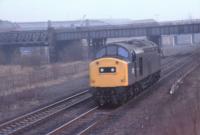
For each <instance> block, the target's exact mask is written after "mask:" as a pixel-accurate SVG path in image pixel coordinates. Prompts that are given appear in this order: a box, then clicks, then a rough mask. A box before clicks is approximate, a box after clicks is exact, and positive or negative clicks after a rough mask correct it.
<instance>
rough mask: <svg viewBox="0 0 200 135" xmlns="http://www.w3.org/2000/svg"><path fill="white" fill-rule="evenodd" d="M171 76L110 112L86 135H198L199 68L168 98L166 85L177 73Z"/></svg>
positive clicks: (199, 132)
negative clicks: (142, 96)
mask: <svg viewBox="0 0 200 135" xmlns="http://www.w3.org/2000/svg"><path fill="white" fill-rule="evenodd" d="M184 72H186V71H183V73H184ZM175 76H177V77H174V78H172V79H171V80H167V81H165V84H164V85H162V86H159V88H158V89H156V90H155V91H154V92H152V93H151V94H149V95H148V96H145V98H142V99H140V100H134V99H133V100H131V101H130V102H128V103H127V104H125V105H124V106H122V107H120V108H119V109H117V111H115V112H114V113H111V114H110V115H109V116H108V117H107V119H106V120H105V121H103V122H102V123H101V124H99V125H98V126H97V127H96V128H94V129H93V130H92V131H91V132H90V134H102V135H105V134H115V135H130V134H133V135H199V134H200V128H199V127H200V106H199V103H200V92H199V89H200V84H199V81H200V67H198V68H196V69H195V70H194V71H193V72H192V73H190V74H189V75H188V76H186V78H185V79H184V80H183V83H182V84H181V85H180V87H179V88H178V89H177V90H176V91H175V94H174V95H170V94H169V89H170V86H172V84H173V83H174V82H175V81H176V80H177V79H178V78H179V77H180V74H179V75H175Z"/></svg>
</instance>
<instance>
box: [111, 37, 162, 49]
mask: <svg viewBox="0 0 200 135" xmlns="http://www.w3.org/2000/svg"><path fill="white" fill-rule="evenodd" d="M111 44H115V45H119V46H123V47H124V48H126V49H127V50H129V51H132V50H134V51H136V50H143V51H147V50H149V49H150V50H151V48H157V47H158V46H157V45H156V44H155V43H153V42H151V41H149V40H138V39H137V40H130V41H122V42H115V43H111Z"/></svg>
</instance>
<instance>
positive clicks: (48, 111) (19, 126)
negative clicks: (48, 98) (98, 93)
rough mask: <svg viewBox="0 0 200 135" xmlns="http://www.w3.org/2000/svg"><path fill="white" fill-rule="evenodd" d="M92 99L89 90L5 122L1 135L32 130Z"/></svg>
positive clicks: (1, 128)
mask: <svg viewBox="0 0 200 135" xmlns="http://www.w3.org/2000/svg"><path fill="white" fill-rule="evenodd" d="M91 97H92V96H91V94H90V93H89V90H85V91H83V92H80V93H78V94H75V95H73V96H70V97H67V98H66V99H63V100H61V101H58V102H56V103H53V104H51V105H48V106H46V107H43V108H41V109H38V110H36V111H34V112H31V113H28V114H25V115H22V116H20V117H17V118H15V119H13V120H10V121H8V122H5V123H3V124H1V125H0V135H11V134H17V133H19V132H21V131H23V130H24V129H26V128H30V127H32V126H33V125H35V124H37V123H39V122H42V121H44V120H47V119H48V118H51V117H53V116H55V115H57V114H59V113H60V112H62V111H64V110H66V109H69V108H71V107H73V106H75V105H77V104H80V103H81V102H83V101H85V100H87V99H90V98H91Z"/></svg>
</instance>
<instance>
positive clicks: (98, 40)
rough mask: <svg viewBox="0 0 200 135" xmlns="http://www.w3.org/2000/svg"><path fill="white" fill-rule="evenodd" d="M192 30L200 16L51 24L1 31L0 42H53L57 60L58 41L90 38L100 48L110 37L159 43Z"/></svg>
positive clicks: (198, 30)
mask: <svg viewBox="0 0 200 135" xmlns="http://www.w3.org/2000/svg"><path fill="white" fill-rule="evenodd" d="M192 33H200V20H190V21H184V20H183V21H179V22H174V21H172V22H162V23H143V24H138V25H105V26H90V27H76V28H63V29H54V28H52V27H49V28H48V29H47V30H31V31H12V32H4V33H0V46H20V47H21V46H24V47H29V46H49V47H50V59H52V60H53V59H54V58H53V57H54V56H55V54H53V53H55V48H56V45H57V44H59V43H64V42H67V41H72V40H80V39H87V40H88V43H89V45H90V46H93V47H95V48H99V47H100V46H102V45H104V44H105V42H106V39H107V38H119V37H138V36H147V37H148V38H149V39H150V40H152V41H153V42H156V43H157V44H159V42H160V40H159V39H160V37H161V35H171V34H177V35H178V34H192ZM51 53H52V54H51ZM51 57H52V58H51ZM53 61H56V60H53Z"/></svg>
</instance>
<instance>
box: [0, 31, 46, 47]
mask: <svg viewBox="0 0 200 135" xmlns="http://www.w3.org/2000/svg"><path fill="white" fill-rule="evenodd" d="M47 39H48V36H47V31H13V32H4V33H0V45H13V44H14V45H24V44H27V45H29V44H39V43H45V42H47Z"/></svg>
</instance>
